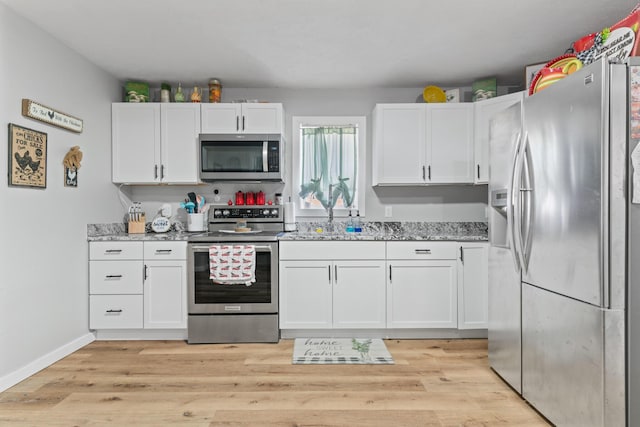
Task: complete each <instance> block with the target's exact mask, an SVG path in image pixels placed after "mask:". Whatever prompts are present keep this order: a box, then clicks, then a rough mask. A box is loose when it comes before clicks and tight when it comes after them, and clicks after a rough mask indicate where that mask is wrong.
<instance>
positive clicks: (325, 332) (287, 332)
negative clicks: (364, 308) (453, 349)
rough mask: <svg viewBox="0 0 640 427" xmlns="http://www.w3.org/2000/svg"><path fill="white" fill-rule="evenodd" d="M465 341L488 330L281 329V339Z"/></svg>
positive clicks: (481, 335) (482, 334) (484, 336)
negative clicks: (354, 338)
mask: <svg viewBox="0 0 640 427" xmlns="http://www.w3.org/2000/svg"><path fill="white" fill-rule="evenodd" d="M353 337H356V338H382V339H465V338H487V330H486V329H419V328H416V329H412V328H407V329H281V330H280V338H283V339H292V338H353Z"/></svg>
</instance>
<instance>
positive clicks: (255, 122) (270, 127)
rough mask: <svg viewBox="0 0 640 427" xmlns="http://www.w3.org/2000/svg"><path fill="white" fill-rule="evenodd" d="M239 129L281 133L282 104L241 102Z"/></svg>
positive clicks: (249, 131) (248, 131)
mask: <svg viewBox="0 0 640 427" xmlns="http://www.w3.org/2000/svg"><path fill="white" fill-rule="evenodd" d="M240 130H241V131H242V132H247V133H282V104H272V103H270V104H265V103H248V104H242V117H241V119H240Z"/></svg>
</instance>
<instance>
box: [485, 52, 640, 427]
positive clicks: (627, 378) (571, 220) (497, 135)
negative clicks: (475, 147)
mask: <svg viewBox="0 0 640 427" xmlns="http://www.w3.org/2000/svg"><path fill="white" fill-rule="evenodd" d="M636 64H640V62H635V58H632V60H630V61H628V63H625V64H610V63H608V62H607V61H606V60H600V61H597V62H594V63H592V64H590V65H589V66H586V67H584V68H583V69H581V70H579V71H577V72H575V73H574V74H572V75H570V76H568V77H566V78H564V79H563V80H561V81H559V82H557V83H555V84H554V85H553V86H550V87H548V88H546V89H545V90H543V91H541V92H539V93H537V94H535V95H533V96H530V97H527V98H525V99H524V101H523V103H522V104H517V105H514V106H512V107H510V108H508V109H506V110H504V111H502V112H500V113H498V114H497V115H495V116H494V117H493V119H492V120H491V125H490V171H489V199H490V200H489V205H490V208H489V240H490V248H489V361H490V364H491V367H492V368H493V369H494V370H495V371H496V372H497V373H498V374H499V375H500V376H501V377H502V378H503V379H504V380H505V381H506V382H507V383H509V384H510V385H511V386H512V387H513V388H514V390H516V391H517V392H518V393H521V394H522V396H523V397H524V398H525V399H526V400H527V401H528V402H529V403H530V404H531V405H533V406H534V407H535V408H536V409H537V410H538V411H539V412H540V413H541V414H542V415H544V416H545V417H546V418H547V419H548V420H550V421H551V422H552V423H554V424H556V425H570V426H591V425H593V426H607V427H609V426H624V425H629V426H637V425H640V401H638V399H637V398H636V396H637V394H638V390H640V372H638V367H637V365H638V364H640V363H634V362H636V361H637V362H640V343H639V341H640V336H637V337H636V336H635V335H640V331H636V329H640V323H639V322H640V313H638V311H640V295H636V294H640V288H639V286H640V283H639V278H640V256H639V250H640V247H639V245H640V231H638V228H640V227H639V225H640V205H637V204H635V203H640V194H639V195H638V197H636V198H634V197H633V193H634V189H635V191H636V192H637V193H640V178H638V175H640V161H639V162H637V163H638V164H637V167H638V170H637V171H636V170H634V167H633V164H634V162H633V161H632V160H633V159H635V158H637V157H640V147H639V148H638V150H637V152H638V153H637V155H636V156H634V155H633V153H634V150H635V149H636V146H637V145H638V141H639V139H638V138H640V78H639V77H640V67H638V65H636ZM636 98H637V99H636ZM634 111H635V112H636V114H637V119H638V121H636V118H634V117H635V115H634ZM636 128H637V131H636V130H635V129H636ZM634 177H635V180H634ZM636 185H637V187H638V188H635V186H636Z"/></svg>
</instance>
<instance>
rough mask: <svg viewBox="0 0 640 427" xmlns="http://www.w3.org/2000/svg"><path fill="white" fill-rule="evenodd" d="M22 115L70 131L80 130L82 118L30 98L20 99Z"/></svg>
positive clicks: (78, 131)
mask: <svg viewBox="0 0 640 427" xmlns="http://www.w3.org/2000/svg"><path fill="white" fill-rule="evenodd" d="M22 115H23V116H25V117H29V118H31V119H35V120H40V121H41V122H44V123H47V124H49V125H53V126H58V127H61V128H63V129H67V130H70V131H72V132H77V133H80V132H82V127H83V123H82V119H79V118H77V117H73V116H70V115H69V114H65V113H63V112H61V111H57V110H54V109H53V108H50V107H47V106H45V105H42V104H40V103H38V102H35V101H32V100H30V99H26V98H23V99H22Z"/></svg>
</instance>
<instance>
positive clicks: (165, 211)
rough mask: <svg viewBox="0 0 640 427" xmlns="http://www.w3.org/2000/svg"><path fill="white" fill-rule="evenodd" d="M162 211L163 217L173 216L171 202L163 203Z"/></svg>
mask: <svg viewBox="0 0 640 427" xmlns="http://www.w3.org/2000/svg"><path fill="white" fill-rule="evenodd" d="M161 213H162V216H163V217H165V218H171V205H170V204H169V203H163V204H162V211H161Z"/></svg>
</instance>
